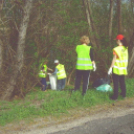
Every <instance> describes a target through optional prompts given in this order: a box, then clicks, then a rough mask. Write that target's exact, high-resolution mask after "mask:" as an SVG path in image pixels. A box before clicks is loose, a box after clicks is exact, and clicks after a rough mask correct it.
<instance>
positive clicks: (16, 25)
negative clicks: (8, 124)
mask: <svg viewBox="0 0 134 134" xmlns="http://www.w3.org/2000/svg"><path fill="white" fill-rule="evenodd" d="M117 34H123V35H124V36H125V37H126V38H127V40H128V43H129V67H128V71H129V75H128V76H129V77H133V76H134V47H133V46H134V0H0V97H1V99H3V100H8V99H10V98H11V97H13V96H14V95H16V94H17V95H19V96H25V94H26V93H28V92H29V91H31V90H32V89H34V87H35V86H36V85H37V84H38V83H39V78H38V71H39V64H40V63H41V62H42V60H48V61H49V62H48V66H49V67H50V68H53V69H54V64H53V62H54V60H55V59H58V60H59V61H60V63H62V64H64V65H65V69H66V72H67V85H70V84H72V85H73V83H74V75H75V63H76V54H75V47H76V45H79V44H80V42H79V39H80V37H81V36H82V35H88V36H89V37H90V40H91V44H90V45H91V46H92V47H93V49H94V58H95V61H96V64H97V71H96V72H95V73H92V75H91V78H90V79H91V81H92V80H94V79H96V78H98V77H105V76H106V75H107V70H108V68H109V66H110V64H111V60H112V56H113V54H112V49H113V48H114V47H115V46H116V42H115V40H114V39H115V37H116V35H117Z"/></svg>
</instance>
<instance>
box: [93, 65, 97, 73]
mask: <svg viewBox="0 0 134 134" xmlns="http://www.w3.org/2000/svg"><path fill="white" fill-rule="evenodd" d="M96 69H97V67H96V64H95V63H94V64H93V71H94V72H95V71H96Z"/></svg>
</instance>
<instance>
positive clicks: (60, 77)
mask: <svg viewBox="0 0 134 134" xmlns="http://www.w3.org/2000/svg"><path fill="white" fill-rule="evenodd" d="M54 64H55V65H56V67H55V71H54V73H53V74H54V75H57V90H63V89H64V87H65V84H66V71H65V67H64V65H62V64H60V63H59V61H58V60H55V61H54Z"/></svg>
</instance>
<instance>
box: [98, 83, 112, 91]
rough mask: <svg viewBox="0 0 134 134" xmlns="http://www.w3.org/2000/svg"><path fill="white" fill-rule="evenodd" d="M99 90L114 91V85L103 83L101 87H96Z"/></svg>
mask: <svg viewBox="0 0 134 134" xmlns="http://www.w3.org/2000/svg"><path fill="white" fill-rule="evenodd" d="M96 90H97V91H102V92H111V91H113V89H112V87H111V86H110V85H108V84H103V85H101V86H99V87H97V88H96Z"/></svg>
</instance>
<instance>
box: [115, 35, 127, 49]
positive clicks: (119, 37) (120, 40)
mask: <svg viewBox="0 0 134 134" xmlns="http://www.w3.org/2000/svg"><path fill="white" fill-rule="evenodd" d="M116 40H117V44H118V45H123V46H125V47H126V48H127V47H128V43H127V40H126V38H125V37H124V36H123V35H122V34H118V35H117V36H116Z"/></svg>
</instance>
